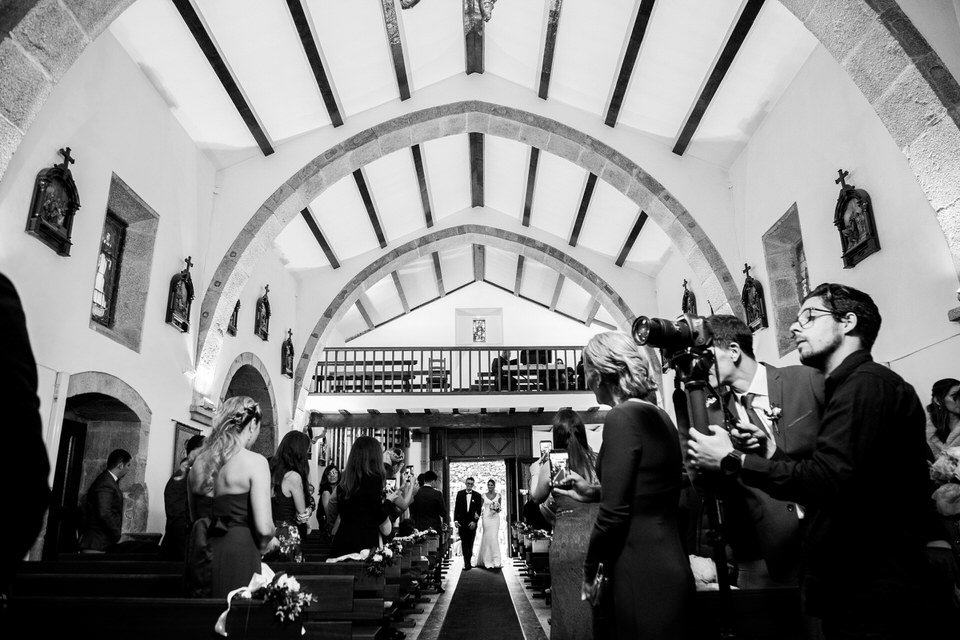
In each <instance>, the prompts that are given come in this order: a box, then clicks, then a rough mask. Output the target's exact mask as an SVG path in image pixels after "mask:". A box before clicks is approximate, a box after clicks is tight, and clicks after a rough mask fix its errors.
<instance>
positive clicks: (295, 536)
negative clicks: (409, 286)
mask: <svg viewBox="0 0 960 640" xmlns="http://www.w3.org/2000/svg"><path fill="white" fill-rule="evenodd" d="M309 452H310V436H308V435H307V434H305V433H303V432H302V431H290V432H288V433H287V434H286V435H285V436H283V439H282V440H281V441H280V445H279V446H278V447H277V452H276V453H275V454H274V455H273V457H272V458H270V485H271V488H272V495H271V496H270V507H271V510H272V512H273V524H274V526H275V527H276V529H277V539H278V540H279V541H280V549H279V551H278V552H277V554H276V559H277V560H280V561H284V562H303V551H302V548H301V543H302V540H303V538H304V537H305V536H306V535H307V521H308V520H309V519H310V515H311V513H312V512H311V509H310V506H309V503H308V501H307V493H306V487H308V486H309V483H308V482H307V475H308V474H309V469H308V467H307V456H308V454H309Z"/></svg>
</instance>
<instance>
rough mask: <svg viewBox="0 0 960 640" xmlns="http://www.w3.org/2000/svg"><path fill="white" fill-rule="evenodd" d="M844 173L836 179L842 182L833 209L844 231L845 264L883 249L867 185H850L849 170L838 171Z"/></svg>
mask: <svg viewBox="0 0 960 640" xmlns="http://www.w3.org/2000/svg"><path fill="white" fill-rule="evenodd" d="M837 173H839V174H840V177H839V178H837V179H836V180H834V182H836V183H837V184H839V185H840V195H838V196H837V206H836V207H835V208H834V211H833V224H834V225H835V226H836V227H837V232H839V234H840V248H841V250H842V253H841V258H842V259H843V268H844V269H851V268H853V267H855V266H857V264H858V263H860V262H861V261H862V260H863V259H864V258H866V257H867V256H869V255H871V254H874V253H876V252H877V251H880V237H879V236H878V235H877V223H876V221H875V220H874V219H873V203H872V202H871V200H870V194H869V193H867V192H866V191H865V190H863V189H857V188H856V187H854V186H853V185H848V184H847V183H846V180H845V178H846V177H847V176H848V175H850V174H849V173H848V172H847V171H844V170H843V169H840V170H838V171H837Z"/></svg>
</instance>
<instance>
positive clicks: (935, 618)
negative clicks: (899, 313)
mask: <svg viewBox="0 0 960 640" xmlns="http://www.w3.org/2000/svg"><path fill="white" fill-rule="evenodd" d="M790 330H791V331H792V332H793V335H794V339H795V340H796V343H797V350H798V351H799V353H800V361H801V362H803V363H804V364H808V365H810V366H813V367H815V368H816V369H818V370H820V371H822V372H823V373H824V375H825V376H826V382H825V398H826V402H825V406H824V412H823V419H822V421H821V424H820V429H819V431H818V433H817V440H816V444H815V447H814V451H813V453H812V454H811V455H809V456H807V457H805V458H801V459H791V458H790V457H789V456H788V455H786V454H785V453H784V452H782V451H780V450H778V449H777V448H776V443H775V441H773V440H770V439H763V440H762V441H761V445H762V448H761V450H760V453H747V454H745V453H742V452H739V451H737V450H735V449H734V448H733V445H732V444H731V441H730V437H729V436H728V434H727V432H726V431H724V430H722V429H720V428H718V427H714V426H711V429H710V430H711V434H710V435H703V434H700V433H698V432H691V434H690V435H691V438H692V439H691V441H690V444H689V446H690V456H691V459H692V463H693V464H694V465H695V466H697V467H699V468H700V469H710V470H722V471H724V472H725V473H728V474H731V475H739V477H740V478H741V479H742V480H743V482H744V483H745V484H747V485H749V486H752V487H756V488H758V489H761V490H763V491H764V492H766V493H768V494H770V495H771V496H773V497H775V498H777V499H779V500H784V501H796V502H799V503H800V504H803V505H804V506H805V507H806V517H805V519H804V539H803V571H802V574H801V576H800V586H801V595H802V599H803V605H804V608H805V611H806V612H807V613H808V614H811V615H813V616H816V617H818V618H820V619H821V620H822V622H823V632H824V635H825V636H826V637H827V638H828V639H831V638H867V637H870V638H933V637H947V636H946V635H943V634H938V633H936V632H934V631H932V629H929V628H928V627H932V626H933V625H937V624H940V623H941V621H942V620H943V619H944V615H943V611H937V612H934V611H932V607H931V606H930V605H931V599H930V594H928V593H927V592H926V589H927V587H928V579H929V573H928V571H929V570H928V567H927V564H926V563H927V560H926V554H925V545H926V542H927V539H928V538H927V535H928V533H929V529H928V523H929V518H930V512H931V507H930V499H929V485H928V470H927V462H926V456H927V453H926V451H927V449H926V442H925V422H926V421H925V419H924V413H923V406H922V405H921V404H920V399H919V398H918V397H917V394H916V392H915V391H914V389H913V387H911V386H910V385H909V384H907V383H906V382H904V380H903V379H902V378H901V377H900V376H899V375H897V374H896V373H895V372H893V371H892V370H891V369H889V368H887V367H884V366H883V365H880V364H877V363H875V362H874V361H873V358H872V357H871V355H870V349H871V348H872V347H873V343H874V341H875V340H876V337H877V334H878V332H879V330H880V311H879V310H878V309H877V306H876V304H875V303H874V302H873V300H872V299H871V298H870V296H868V295H867V294H865V293H863V292H862V291H858V290H856V289H853V288H852V287H846V286H843V285H838V284H832V283H825V284H821V285H820V286H818V287H817V288H816V289H814V290H813V291H812V292H811V293H810V294H809V295H808V296H807V298H806V299H805V300H804V302H803V305H802V306H801V308H800V313H799V314H798V316H797V320H796V321H795V322H794V323H793V324H792V325H791V326H790ZM949 633H953V634H954V635H955V633H956V629H955V628H954V629H952V630H951V631H950V632H949ZM948 635H949V634H948Z"/></svg>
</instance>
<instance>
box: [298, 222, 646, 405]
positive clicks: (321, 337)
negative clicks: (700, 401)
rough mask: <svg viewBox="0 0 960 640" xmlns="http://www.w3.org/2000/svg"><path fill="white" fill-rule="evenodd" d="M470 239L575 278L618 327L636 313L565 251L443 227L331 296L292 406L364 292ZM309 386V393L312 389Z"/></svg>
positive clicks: (496, 232) (488, 230)
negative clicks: (331, 333)
mask: <svg viewBox="0 0 960 640" xmlns="http://www.w3.org/2000/svg"><path fill="white" fill-rule="evenodd" d="M470 244H484V245H488V246H494V247H497V248H499V249H503V250H506V251H510V252H512V253H518V254H520V255H524V256H529V257H530V258H532V259H534V260H536V261H538V262H541V263H543V264H544V265H546V266H547V267H550V268H551V269H553V270H554V271H556V272H557V273H560V274H562V275H563V276H564V278H566V279H567V280H570V281H572V282H575V283H576V284H578V285H580V286H581V287H583V288H584V289H586V290H587V291H588V292H589V293H591V294H593V295H595V296H596V297H597V299H598V300H599V301H600V304H601V305H602V306H603V307H604V308H605V309H606V310H607V311H608V312H610V315H611V316H613V319H614V320H615V321H616V323H617V325H618V327H619V328H620V329H621V330H622V331H629V330H630V326H631V325H632V324H633V321H634V319H635V317H636V316H635V315H634V314H633V312H632V311H631V310H630V307H628V306H627V304H626V302H624V300H623V298H622V297H621V296H620V294H618V293H617V292H616V291H614V289H613V288H612V287H611V286H610V285H609V284H608V283H607V282H606V281H605V280H604V279H603V278H601V277H600V276H599V275H597V274H596V273H595V272H594V271H593V270H592V269H590V268H589V267H587V266H586V265H584V264H583V263H581V262H579V261H578V260H575V259H574V258H572V257H571V256H570V255H568V254H567V253H565V252H564V251H561V250H560V249H557V248H556V247H553V246H551V245H549V244H547V243H545V242H541V241H539V240H534V239H533V238H529V237H527V236H524V235H521V234H518V233H513V232H511V231H505V230H503V229H498V228H494V227H489V226H485V225H479V224H464V225H459V226H455V227H449V228H446V229H440V230H438V231H434V232H432V233H428V234H426V235H424V236H421V237H420V238H417V239H415V240H411V241H409V242H407V243H406V244H403V245H401V246H399V247H397V248H396V249H393V250H392V251H389V252H388V253H386V254H384V255H382V256H380V257H379V258H377V259H376V260H374V261H373V262H371V263H370V264H368V265H367V266H366V267H364V268H363V269H361V270H360V272H359V273H357V275H355V276H354V277H353V278H352V279H351V280H350V281H349V282H347V283H346V284H345V285H344V286H343V288H342V289H341V290H340V293H338V294H337V295H336V296H335V297H334V298H333V300H331V301H330V304H329V305H327V308H326V310H325V311H324V312H323V314H322V315H321V316H320V319H319V320H317V324H316V325H315V326H314V328H313V331H311V332H310V337H309V338H308V339H307V341H306V342H305V343H304V345H303V350H302V351H301V353H300V359H299V360H298V362H297V367H296V370H295V371H294V384H295V386H294V393H295V397H294V405H297V403H298V400H299V399H300V398H301V397H303V394H302V392H303V391H304V390H305V389H306V387H305V386H304V383H305V382H306V385H307V386H309V382H310V378H309V377H308V376H307V372H308V371H309V370H310V363H311V362H312V361H313V359H314V354H315V353H316V352H317V351H319V349H321V348H322V347H323V345H324V344H325V343H326V338H327V335H328V334H329V331H330V330H331V329H332V328H333V327H334V326H335V325H336V324H337V322H339V321H340V319H341V318H342V317H343V315H344V314H345V313H346V312H347V311H348V310H349V309H350V307H351V306H352V305H353V304H354V303H355V302H356V301H357V299H358V298H359V297H360V295H361V294H362V293H363V292H364V291H366V290H367V289H368V288H369V287H371V286H372V285H374V284H376V283H377V282H379V281H380V280H381V279H383V278H385V277H388V276H389V275H390V273H391V272H393V271H395V270H396V269H398V268H400V267H402V266H403V265H404V264H406V263H408V262H412V261H413V260H416V259H418V258H421V257H424V256H429V255H431V254H432V253H433V252H434V251H442V250H443V249H445V248H447V247H452V246H463V245H470ZM647 354H648V355H649V356H650V357H651V359H652V362H653V365H654V370H655V371H657V372H659V371H660V366H659V359H658V358H657V354H656V352H655V351H653V350H652V349H648V350H647ZM307 391H308V392H309V389H307Z"/></svg>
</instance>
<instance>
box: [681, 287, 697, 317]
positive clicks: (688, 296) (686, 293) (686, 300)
mask: <svg viewBox="0 0 960 640" xmlns="http://www.w3.org/2000/svg"><path fill="white" fill-rule="evenodd" d="M680 311H681V312H682V313H688V314H690V315H692V316H695V315H697V296H696V294H694V293H693V291H691V290H690V289H689V288H687V281H686V280H684V281H683V299H682V300H680Z"/></svg>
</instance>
